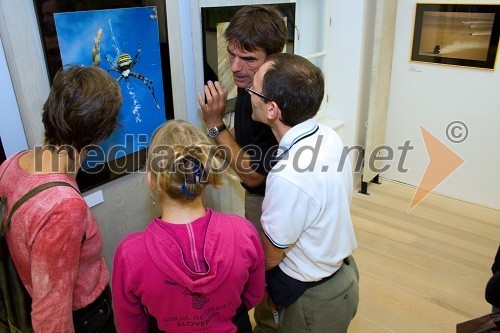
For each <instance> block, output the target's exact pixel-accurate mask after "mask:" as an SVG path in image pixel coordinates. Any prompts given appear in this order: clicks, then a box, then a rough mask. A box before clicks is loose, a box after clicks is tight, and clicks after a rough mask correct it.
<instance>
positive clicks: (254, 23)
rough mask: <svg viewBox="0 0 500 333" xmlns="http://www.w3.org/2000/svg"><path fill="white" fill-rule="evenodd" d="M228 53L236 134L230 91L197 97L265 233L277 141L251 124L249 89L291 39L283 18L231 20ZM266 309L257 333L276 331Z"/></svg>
mask: <svg viewBox="0 0 500 333" xmlns="http://www.w3.org/2000/svg"><path fill="white" fill-rule="evenodd" d="M225 38H226V41H227V43H228V46H227V51H228V53H229V61H230V63H231V71H232V72H233V79H234V83H235V84H236V86H237V88H238V95H237V98H236V104H235V107H234V112H235V116H234V131H232V132H231V133H230V132H229V131H227V130H226V125H225V124H224V122H223V115H224V112H225V110H226V97H227V93H226V90H225V89H224V88H223V87H222V86H221V85H220V83H219V82H212V81H208V82H207V85H205V88H204V92H205V97H206V102H205V100H204V99H203V96H202V95H201V94H198V102H199V104H200V106H201V111H202V116H203V121H204V122H205V125H206V126H207V128H208V135H209V136H210V137H212V138H213V139H215V141H216V142H217V144H218V145H219V146H220V147H223V148H224V149H225V150H226V159H227V160H228V161H229V162H230V164H231V166H232V167H233V169H234V170H235V171H236V172H237V174H238V176H239V177H240V179H241V185H242V186H243V187H244V188H245V190H246V191H245V217H246V218H247V219H248V220H250V221H251V222H252V223H253V225H254V226H255V227H256V228H257V230H259V232H260V231H262V227H261V224H260V217H261V215H262V201H263V200H264V193H265V187H266V176H267V174H268V172H269V170H270V169H271V164H270V162H271V159H272V154H273V152H274V151H275V148H276V146H277V144H278V143H277V141H276V139H275V137H274V135H273V133H272V132H271V129H270V128H269V127H268V126H266V125H264V124H261V123H259V122H256V121H254V120H252V106H251V103H250V96H249V95H248V94H247V93H246V92H245V90H244V89H245V88H247V87H249V86H251V85H252V81H253V77H254V75H255V73H256V72H257V70H258V69H259V68H260V66H261V65H262V64H263V63H264V62H265V60H266V58H267V57H268V56H269V55H271V54H274V53H278V52H281V51H282V50H283V48H284V47H285V43H286V40H287V38H288V31H287V28H286V25H285V21H284V18H283V15H281V14H280V13H279V11H277V10H276V9H274V8H273V7H269V6H245V7H243V8H241V9H240V10H239V11H238V12H236V14H235V15H234V16H233V18H232V19H231V21H230V22H229V26H228V27H227V29H226V32H225ZM268 313H269V310H268V309H266V308H265V306H264V304H260V305H258V306H257V307H256V308H255V310H254V316H255V321H256V322H257V327H256V329H255V331H254V332H274V331H275V329H276V324H275V323H274V320H273V317H272V316H271V315H269V316H268Z"/></svg>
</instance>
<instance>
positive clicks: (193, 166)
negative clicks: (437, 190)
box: [181, 156, 203, 199]
mask: <svg viewBox="0 0 500 333" xmlns="http://www.w3.org/2000/svg"><path fill="white" fill-rule="evenodd" d="M202 173H203V166H202V165H201V163H200V161H199V160H198V159H197V158H195V157H193V156H186V157H184V183H182V185H181V191H182V194H184V195H185V196H186V197H188V198H190V199H195V198H196V197H197V195H194V194H191V193H190V192H189V190H188V188H187V186H186V184H189V185H194V184H196V183H199V182H200V180H201V175H202Z"/></svg>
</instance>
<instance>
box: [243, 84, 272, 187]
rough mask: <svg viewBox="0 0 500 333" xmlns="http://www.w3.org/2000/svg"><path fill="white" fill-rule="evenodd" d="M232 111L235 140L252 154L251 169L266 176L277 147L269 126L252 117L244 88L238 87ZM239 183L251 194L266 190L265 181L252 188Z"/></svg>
mask: <svg viewBox="0 0 500 333" xmlns="http://www.w3.org/2000/svg"><path fill="white" fill-rule="evenodd" d="M234 112H235V115H234V131H235V135H236V142H238V144H239V145H240V146H241V147H242V148H243V149H244V150H245V151H246V152H247V153H248V154H249V155H251V156H252V169H253V170H255V171H257V172H258V173H260V174H261V175H264V176H267V174H268V173H269V171H270V170H271V166H272V164H271V163H272V158H273V155H274V153H275V152H276V148H277V147H278V142H277V141H276V138H275V137H274V134H273V132H272V131H271V128H270V127H269V126H267V125H265V124H263V123H260V122H257V121H254V120H253V119H252V103H251V101H250V94H249V93H247V92H246V91H245V89H242V88H238V96H237V98H236V104H235V106H234ZM241 185H242V186H243V187H244V188H245V189H246V190H247V191H248V192H250V193H252V194H261V195H264V193H265V190H266V183H265V182H264V183H262V184H261V185H260V186H258V187H253V188H252V187H248V186H246V185H245V184H241Z"/></svg>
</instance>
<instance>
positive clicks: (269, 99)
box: [245, 88, 273, 102]
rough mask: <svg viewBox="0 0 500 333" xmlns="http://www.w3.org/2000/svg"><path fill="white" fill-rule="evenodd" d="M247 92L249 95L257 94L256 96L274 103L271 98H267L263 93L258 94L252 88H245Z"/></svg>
mask: <svg viewBox="0 0 500 333" xmlns="http://www.w3.org/2000/svg"><path fill="white" fill-rule="evenodd" d="M245 91H246V92H248V93H252V94H255V95H257V96H259V97H260V98H263V99H265V100H266V101H269V102H273V100H272V99H271V98H269V97H266V96H264V95H262V94H261V93H258V92H256V91H255V90H253V89H250V88H245Z"/></svg>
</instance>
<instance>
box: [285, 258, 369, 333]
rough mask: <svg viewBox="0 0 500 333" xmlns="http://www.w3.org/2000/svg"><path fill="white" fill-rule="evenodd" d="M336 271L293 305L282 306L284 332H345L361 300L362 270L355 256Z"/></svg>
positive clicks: (308, 290) (307, 291)
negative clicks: (360, 275)
mask: <svg viewBox="0 0 500 333" xmlns="http://www.w3.org/2000/svg"><path fill="white" fill-rule="evenodd" d="M348 260H349V264H343V265H342V267H341V268H340V269H339V271H338V272H337V274H335V276H333V277H332V278H331V279H329V280H327V281H325V282H324V283H322V284H320V285H318V286H315V287H313V288H310V289H307V290H306V292H305V293H304V294H303V295H302V296H301V297H300V298H299V299H298V300H297V301H295V302H294V303H293V304H292V305H290V306H288V307H286V308H284V309H281V311H280V328H279V330H278V332H283V333H303V332H314V333H322V332H325V333H327V332H328V333H346V332H347V328H348V327H349V324H350V322H351V320H352V318H354V316H355V315H356V311H357V309H358V303H359V286H358V281H359V273H358V268H357V266H356V262H355V261H354V258H353V257H352V256H349V257H348Z"/></svg>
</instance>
